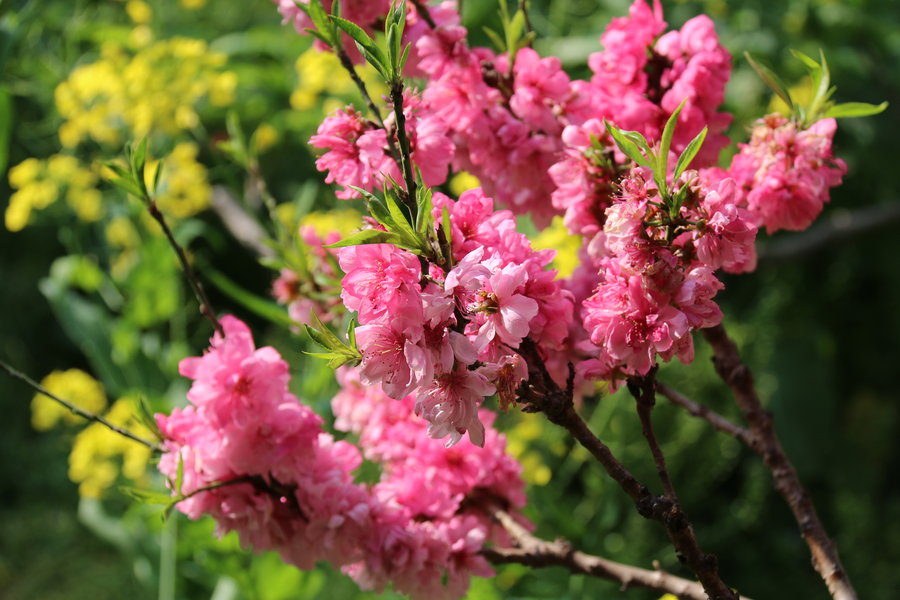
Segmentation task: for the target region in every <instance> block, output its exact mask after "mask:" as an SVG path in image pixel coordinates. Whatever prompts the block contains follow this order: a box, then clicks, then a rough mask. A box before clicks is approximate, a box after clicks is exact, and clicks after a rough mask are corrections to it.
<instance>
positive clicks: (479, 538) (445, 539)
mask: <svg viewBox="0 0 900 600" xmlns="http://www.w3.org/2000/svg"><path fill="white" fill-rule="evenodd" d="M338 379H339V381H340V383H341V386H342V389H341V391H340V393H338V395H337V396H335V398H334V400H333V401H332V408H333V410H334V414H335V417H336V419H337V420H336V422H335V427H336V428H337V429H340V430H344V431H351V432H353V433H355V434H357V435H359V441H360V446H361V447H362V448H363V452H364V456H365V457H366V459H368V460H371V461H374V462H377V463H380V464H381V465H382V469H383V471H382V477H381V480H380V481H379V482H378V483H377V484H376V485H375V486H374V487H373V488H372V494H373V495H374V496H375V497H376V498H378V499H379V501H380V502H381V503H382V504H383V506H385V507H389V508H390V511H385V512H384V513H379V514H377V515H376V517H381V516H382V515H384V516H387V515H388V513H390V519H388V522H386V523H384V524H382V535H380V536H378V537H373V538H372V543H375V544H377V546H375V547H373V548H370V550H369V551H368V552H367V556H368V557H369V558H367V559H366V560H364V561H362V562H360V563H356V564H354V565H351V566H350V567H348V568H347V569H345V570H346V571H347V572H348V573H350V574H351V575H352V576H353V578H354V579H355V580H356V581H357V582H359V583H360V584H361V585H363V587H364V588H366V589H371V588H374V589H377V590H379V591H381V590H382V589H383V588H384V586H385V585H386V584H387V583H388V582H393V584H394V587H395V588H396V589H399V590H401V591H405V592H407V593H411V592H412V593H416V595H417V596H418V597H422V598H459V597H461V596H463V595H464V593H465V590H466V588H467V587H468V579H469V576H470V575H473V574H474V575H480V576H487V575H490V574H492V569H491V567H490V565H489V564H488V563H487V562H486V561H485V560H484V558H483V557H481V556H480V555H478V550H480V548H481V547H482V545H483V544H484V542H485V541H486V540H488V539H493V541H501V540H500V539H499V538H497V536H498V535H499V534H500V532H499V531H495V529H496V528H495V526H494V525H493V524H492V523H491V521H490V519H489V518H487V516H486V514H485V512H484V510H483V509H484V507H486V506H492V505H493V506H496V507H503V508H504V509H506V510H515V509H520V508H522V507H523V506H524V505H525V494H524V484H523V482H522V479H521V477H520V471H521V467H520V465H519V464H518V463H517V462H516V461H515V460H514V459H512V457H510V456H509V455H508V454H507V453H506V450H505V448H506V440H505V438H504V436H503V435H501V434H499V433H497V432H496V430H494V429H493V428H491V427H490V425H491V422H492V420H493V413H491V412H489V411H486V410H485V411H482V412H481V415H480V416H481V420H482V421H483V422H484V423H485V424H486V425H487V431H486V433H485V438H484V447H478V446H475V445H474V444H472V443H470V442H469V441H465V440H464V441H461V442H460V443H459V444H456V445H455V446H454V447H452V448H445V447H444V445H443V444H442V443H441V442H440V441H439V440H435V439H430V438H428V437H426V435H424V434H425V423H424V422H423V421H422V420H421V419H418V418H416V417H415V415H414V412H415V404H416V401H415V398H414V397H413V396H406V397H404V398H402V399H400V400H399V401H398V400H393V399H391V398H389V397H388V396H386V395H385V394H384V393H383V392H381V390H379V389H378V388H377V387H373V386H364V385H363V384H362V383H361V382H360V380H359V373H358V371H356V370H353V369H343V370H341V371H339V373H338ZM426 542H427V543H426ZM445 570H446V585H445V586H444V587H443V588H442V587H441V586H440V585H439V584H440V582H441V579H442V573H444V571H445Z"/></svg>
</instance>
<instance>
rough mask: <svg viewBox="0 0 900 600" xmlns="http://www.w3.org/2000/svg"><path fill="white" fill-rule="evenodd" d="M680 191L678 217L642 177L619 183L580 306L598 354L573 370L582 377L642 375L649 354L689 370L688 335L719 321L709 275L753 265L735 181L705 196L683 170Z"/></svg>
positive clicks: (752, 230)
mask: <svg viewBox="0 0 900 600" xmlns="http://www.w3.org/2000/svg"><path fill="white" fill-rule="evenodd" d="M678 183H679V184H680V187H682V188H684V187H686V189H685V190H683V193H684V194H685V198H686V200H685V202H684V204H683V205H682V206H681V207H680V210H679V212H678V214H677V215H672V214H669V212H668V209H667V207H664V206H662V205H661V204H660V203H659V202H658V201H657V199H658V198H659V190H657V189H656V187H655V184H654V183H653V182H652V179H651V178H650V177H649V174H648V173H647V170H646V169H643V168H639V169H635V170H633V171H632V172H631V173H630V174H629V175H628V176H627V177H625V178H624V179H623V180H622V181H621V183H620V185H621V190H622V192H621V197H619V198H617V199H616V201H615V203H614V204H613V205H612V206H610V207H609V208H608V209H607V211H606V220H605V223H604V228H603V238H604V240H605V252H606V257H605V258H603V259H601V260H600V267H601V281H600V284H599V285H598V287H597V289H596V290H595V292H594V294H593V295H592V296H591V297H590V298H588V299H587V300H585V301H584V303H583V304H582V306H581V310H582V314H581V316H582V319H583V323H584V326H585V329H586V330H587V331H588V332H589V334H590V341H591V342H592V343H593V344H594V345H596V347H597V348H596V350H594V352H596V353H598V355H597V356H596V357H595V358H591V359H589V360H587V361H585V362H584V363H582V364H581V365H580V369H581V370H582V371H583V372H584V373H586V374H587V375H588V376H589V377H600V378H603V379H612V378H615V377H616V376H617V375H621V374H625V375H632V374H646V373H647V372H648V371H649V370H650V368H651V367H652V366H653V365H654V364H655V362H656V356H657V355H659V356H660V357H661V358H662V359H663V360H669V359H671V358H672V357H673V356H678V358H679V359H681V360H682V362H685V363H687V362H690V361H691V360H693V355H694V349H693V341H692V338H691V336H690V332H691V330H693V329H700V328H704V327H711V326H713V325H716V324H718V323H719V321H720V320H721V319H722V313H721V311H720V310H719V307H718V306H717V305H716V304H715V302H713V298H714V297H715V295H716V293H717V292H718V291H719V290H720V289H722V287H723V285H722V283H721V282H720V281H719V280H718V279H716V277H715V275H714V274H713V273H714V272H715V271H716V270H717V269H719V268H723V269H725V270H726V271H728V272H732V273H740V272H744V271H749V270H752V269H753V268H755V266H756V250H755V245H754V242H755V239H756V225H755V224H754V221H753V218H752V216H751V215H750V214H749V212H748V211H747V210H745V209H743V208H739V207H738V205H737V204H738V201H739V198H738V196H737V194H736V192H735V184H734V181H733V180H731V179H725V180H723V181H721V182H720V183H719V184H718V186H717V187H715V188H707V187H705V186H704V185H701V184H700V183H699V176H698V174H697V172H695V171H689V172H687V173H685V174H684V175H683V176H682V178H681V181H679V182H678ZM676 193H677V192H676Z"/></svg>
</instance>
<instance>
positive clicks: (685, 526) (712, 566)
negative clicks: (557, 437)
mask: <svg viewBox="0 0 900 600" xmlns="http://www.w3.org/2000/svg"><path fill="white" fill-rule="evenodd" d="M519 352H520V354H522V356H523V358H525V360H526V362H527V364H528V381H527V382H523V383H522V385H521V386H520V387H519V393H520V397H521V399H522V402H523V403H524V404H526V406H525V407H524V408H523V410H525V411H526V412H538V411H540V412H543V413H544V414H545V415H547V419H548V420H550V422H551V423H554V424H556V425H559V426H560V427H563V428H565V429H566V430H567V431H568V432H569V433H570V434H571V435H572V437H574V438H575V439H576V440H577V441H578V443H580V444H581V445H582V446H584V448H585V449H586V450H587V451H588V452H590V453H591V455H592V456H593V457H594V458H595V459H597V462H599V463H600V465H601V466H602V467H603V468H604V469H605V470H606V472H607V474H608V475H609V476H610V477H612V478H613V480H614V481H615V482H616V483H618V484H619V486H620V487H621V488H622V489H623V490H624V491H625V493H626V494H628V495H629V496H630V497H631V499H632V500H633V501H634V503H635V506H636V507H637V510H638V513H640V515H641V516H643V517H645V518H647V519H653V520H655V521H658V522H659V523H661V524H662V525H663V527H665V529H666V533H667V534H668V536H669V540H670V541H671V542H672V546H674V548H675V551H676V552H677V553H678V554H680V555H681V557H682V558H683V559H684V563H685V564H686V565H687V566H688V568H690V569H691V571H693V572H694V574H695V575H696V576H697V578H698V579H699V580H700V583H701V584H702V585H703V589H704V590H705V591H706V594H707V595H708V596H709V599H710V600H737V599H738V597H739V596H738V595H737V594H736V593H735V592H733V591H732V590H731V588H729V587H728V586H727V585H726V584H725V582H723V581H722V579H721V577H719V573H718V560H717V559H716V557H715V556H714V555H712V554H706V553H705V552H703V551H702V550H701V549H700V546H699V544H698V542H697V537H696V536H695V534H694V530H693V527H692V526H691V523H690V521H689V520H688V517H687V515H686V514H685V513H684V511H682V510H681V507H680V506H679V505H678V503H677V502H674V501H673V500H672V499H670V498H665V497H661V496H654V495H653V494H651V493H650V490H649V489H648V488H647V486H645V485H644V484H642V483H640V482H639V481H638V480H637V479H636V478H635V477H634V475H632V474H631V473H630V472H629V471H628V469H627V468H626V467H625V465H623V464H622V463H621V462H619V460H618V459H617V458H616V457H615V456H614V455H613V453H612V452H611V451H610V449H609V448H608V447H607V446H606V444H604V443H603V442H601V441H600V440H599V439H598V438H597V437H596V436H595V435H594V434H593V433H592V432H591V430H590V429H589V428H588V426H587V424H586V423H585V422H584V420H583V419H582V418H581V417H580V416H579V415H578V413H577V412H576V411H575V406H574V404H573V402H572V383H573V375H574V369H573V368H572V365H569V381H568V382H567V385H566V389H565V390H563V389H561V388H560V387H559V386H558V385H557V384H556V382H555V381H554V380H553V378H552V377H551V376H550V374H549V372H548V371H547V368H546V366H545V365H544V361H543V359H542V357H541V356H540V353H539V351H538V348H537V346H536V345H535V344H534V342H533V341H531V340H530V339H529V338H525V339H524V340H522V343H521V344H520V346H519Z"/></svg>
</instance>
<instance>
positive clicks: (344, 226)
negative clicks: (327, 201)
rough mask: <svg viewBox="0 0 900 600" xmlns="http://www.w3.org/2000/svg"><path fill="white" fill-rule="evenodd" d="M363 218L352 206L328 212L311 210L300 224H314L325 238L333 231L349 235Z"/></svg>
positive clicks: (319, 234)
mask: <svg viewBox="0 0 900 600" xmlns="http://www.w3.org/2000/svg"><path fill="white" fill-rule="evenodd" d="M361 219H362V217H360V215H359V213H358V212H356V211H355V210H353V209H352V208H341V209H336V210H329V211H326V212H311V213H309V214H307V215H305V216H304V217H303V218H302V219H300V225H301V226H305V225H309V226H312V228H313V230H315V232H316V234H317V235H318V236H319V237H321V238H324V237H325V236H326V235H328V234H329V233H331V232H332V231H337V232H338V233H340V234H341V235H347V234H348V233H350V232H351V231H353V230H354V229H357V228H358V227H359V224H360V221H361Z"/></svg>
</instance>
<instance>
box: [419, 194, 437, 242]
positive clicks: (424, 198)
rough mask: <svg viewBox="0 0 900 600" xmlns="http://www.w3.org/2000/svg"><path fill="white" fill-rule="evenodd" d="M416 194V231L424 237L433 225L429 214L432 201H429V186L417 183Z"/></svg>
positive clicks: (432, 206)
mask: <svg viewBox="0 0 900 600" xmlns="http://www.w3.org/2000/svg"><path fill="white" fill-rule="evenodd" d="M416 195H417V196H418V197H419V198H418V199H417V201H416V233H418V234H419V235H420V236H423V237H424V236H426V235H428V233H429V231H431V229H432V228H433V227H434V221H433V219H434V218H433V217H432V215H431V212H432V210H433V209H434V203H432V201H431V189H430V188H427V187H425V186H422V185H419V186H418V187H417V188H416Z"/></svg>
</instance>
